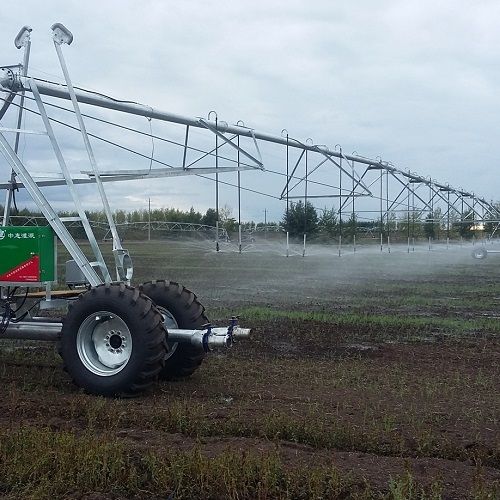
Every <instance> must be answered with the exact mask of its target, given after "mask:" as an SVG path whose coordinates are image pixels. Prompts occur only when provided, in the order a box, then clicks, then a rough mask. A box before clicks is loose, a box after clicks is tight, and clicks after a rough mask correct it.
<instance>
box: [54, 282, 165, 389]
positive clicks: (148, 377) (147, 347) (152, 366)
mask: <svg viewBox="0 0 500 500" xmlns="http://www.w3.org/2000/svg"><path fill="white" fill-rule="evenodd" d="M98 311H109V312H112V313H114V314H116V316H117V317H119V318H121V320H123V321H124V322H125V324H126V326H127V327H128V329H129V332H130V336H131V338H132V349H131V353H130V358H129V359H128V361H127V363H126V365H125V366H124V367H123V369H121V371H119V372H118V373H116V374H114V375H108V376H103V375H98V374H95V373H93V372H92V371H91V370H89V368H87V367H86V366H85V364H84V363H83V362H82V360H81V359H80V356H79V354H78V350H77V335H78V330H79V328H80V326H81V325H82V322H83V321H85V319H86V318H88V317H89V316H90V315H92V314H93V313H95V312H98ZM167 349H168V348H167V343H166V333H165V329H164V327H163V317H162V315H161V314H160V313H159V312H158V310H157V309H156V307H155V306H154V304H153V302H152V301H151V300H150V299H149V298H148V297H147V296H145V295H143V294H142V293H140V291H139V289H137V288H133V287H131V286H127V285H125V284H123V283H114V284H106V285H99V286H97V287H93V288H91V289H90V290H88V291H86V292H84V293H82V294H81V295H80V296H79V297H78V299H77V300H76V301H75V302H74V303H73V304H72V305H70V308H69V311H68V314H67V316H66V317H65V318H64V321H63V325H62V332H61V342H60V345H59V354H60V355H61V357H62V358H63V363H64V368H65V370H66V371H67V372H68V373H69V374H70V376H71V377H72V379H73V381H74V383H75V384H76V385H77V386H78V387H81V388H83V389H84V390H85V391H86V392H89V393H91V394H99V395H103V396H127V397H129V396H134V395H137V394H138V393H140V392H142V391H144V390H146V389H147V388H148V387H150V386H151V385H152V384H153V383H154V382H155V380H156V379H157V378H158V374H159V373H160V371H161V369H162V368H163V364H164V360H165V355H166V352H167Z"/></svg>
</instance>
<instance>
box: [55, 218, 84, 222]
mask: <svg viewBox="0 0 500 500" xmlns="http://www.w3.org/2000/svg"><path fill="white" fill-rule="evenodd" d="M59 219H60V220H61V222H77V221H80V220H82V219H81V218H80V217H59Z"/></svg>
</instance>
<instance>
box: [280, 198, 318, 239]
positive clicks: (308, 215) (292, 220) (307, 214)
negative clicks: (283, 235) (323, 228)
mask: <svg viewBox="0 0 500 500" xmlns="http://www.w3.org/2000/svg"><path fill="white" fill-rule="evenodd" d="M282 225H283V227H284V229H285V231H288V232H289V233H290V236H300V235H302V234H304V232H305V233H306V234H307V235H312V234H315V233H317V232H318V214H317V212H316V209H315V208H314V207H313V206H312V205H311V204H310V203H309V202H307V203H306V204H305V205H304V203H303V202H302V200H300V201H298V202H297V203H293V202H292V203H291V204H290V207H289V209H288V213H287V212H285V213H284V214H283V218H282Z"/></svg>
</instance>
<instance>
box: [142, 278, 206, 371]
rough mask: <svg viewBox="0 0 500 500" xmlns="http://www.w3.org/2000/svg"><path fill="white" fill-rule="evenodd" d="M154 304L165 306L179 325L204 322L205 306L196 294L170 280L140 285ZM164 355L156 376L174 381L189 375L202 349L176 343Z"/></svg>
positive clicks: (190, 325)
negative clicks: (160, 368)
mask: <svg viewBox="0 0 500 500" xmlns="http://www.w3.org/2000/svg"><path fill="white" fill-rule="evenodd" d="M139 288H140V290H141V292H142V293H144V294H145V295H147V296H148V297H149V298H150V299H151V300H152V301H153V302H154V303H155V304H156V305H157V306H158V307H160V308H164V309H167V310H168V311H169V312H170V313H171V314H172V316H173V317H174V318H175V320H176V322H177V325H178V326H179V328H193V329H194V328H201V327H202V326H203V325H205V324H206V323H208V318H207V317H206V316H205V308H204V307H203V306H202V305H201V304H200V302H199V301H198V299H197V298H196V295H195V294H194V293H193V292H191V291H190V290H188V289H187V288H184V287H183V286H182V285H179V283H175V282H174V281H166V280H158V281H149V282H147V283H144V284H142V285H141V286H140V287H139ZM172 351H173V352H171V353H169V354H168V355H167V358H166V360H165V366H164V367H163V369H162V370H161V372H160V378H161V379H164V380H175V379H179V378H185V377H189V376H190V375H192V374H193V373H194V372H195V371H196V370H197V369H198V367H199V366H200V365H201V363H202V361H203V359H204V357H205V352H204V351H203V350H202V349H200V348H197V347H195V346H193V345H191V344H187V343H178V344H177V346H176V348H175V350H174V349H172Z"/></svg>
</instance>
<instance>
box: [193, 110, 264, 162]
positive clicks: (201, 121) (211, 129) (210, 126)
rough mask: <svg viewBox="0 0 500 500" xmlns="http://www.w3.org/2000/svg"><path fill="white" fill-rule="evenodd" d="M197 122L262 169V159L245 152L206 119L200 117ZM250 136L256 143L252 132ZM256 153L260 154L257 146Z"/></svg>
mask: <svg viewBox="0 0 500 500" xmlns="http://www.w3.org/2000/svg"><path fill="white" fill-rule="evenodd" d="M199 123H200V124H201V125H203V126H204V127H205V128H207V129H208V130H210V131H211V132H213V133H214V134H215V135H216V136H217V137H220V138H221V139H222V140H223V141H224V142H225V143H226V144H228V145H229V146H231V147H233V148H234V149H236V150H237V151H239V152H240V153H241V154H242V155H244V156H246V157H247V158H248V159H249V160H251V161H253V162H254V163H255V164H256V165H257V167H258V168H260V169H261V170H264V165H263V163H262V161H260V160H258V159H257V158H255V157H254V156H252V155H251V154H250V153H247V152H246V151H245V150H244V149H242V148H241V147H239V146H238V145H237V144H235V143H234V142H232V141H231V140H230V139H228V138H227V137H226V136H225V135H224V134H223V133H221V132H220V131H219V130H218V129H217V128H215V127H214V126H213V125H212V124H211V123H210V122H208V121H207V120H205V119H203V118H200V119H199ZM223 123H224V122H223ZM226 128H227V127H226V126H224V128H223V130H225V129H226ZM252 137H253V139H254V143H255V144H257V142H256V141H255V136H254V135H253V133H252ZM257 153H258V154H259V156H260V151H259V148H257Z"/></svg>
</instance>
